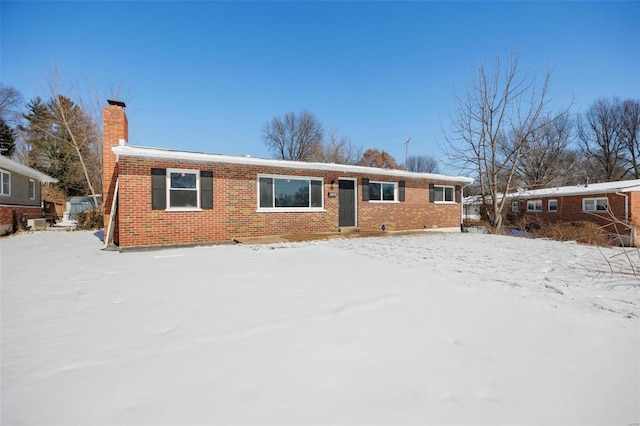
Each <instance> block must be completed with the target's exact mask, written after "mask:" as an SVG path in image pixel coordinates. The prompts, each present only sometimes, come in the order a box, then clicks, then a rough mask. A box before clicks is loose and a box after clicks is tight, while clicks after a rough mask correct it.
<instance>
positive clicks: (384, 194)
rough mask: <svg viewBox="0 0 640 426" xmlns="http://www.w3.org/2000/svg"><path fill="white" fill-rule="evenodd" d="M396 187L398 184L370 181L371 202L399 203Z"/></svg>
mask: <svg viewBox="0 0 640 426" xmlns="http://www.w3.org/2000/svg"><path fill="white" fill-rule="evenodd" d="M396 186H397V184H395V183H391V182H371V181H369V201H389V202H393V201H398V199H397V197H396V193H397V191H396Z"/></svg>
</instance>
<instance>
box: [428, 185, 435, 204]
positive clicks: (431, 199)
mask: <svg viewBox="0 0 640 426" xmlns="http://www.w3.org/2000/svg"><path fill="white" fill-rule="evenodd" d="M435 198H436V196H435V188H434V185H433V184H432V183H430V184H429V202H430V203H433V202H434V201H435Z"/></svg>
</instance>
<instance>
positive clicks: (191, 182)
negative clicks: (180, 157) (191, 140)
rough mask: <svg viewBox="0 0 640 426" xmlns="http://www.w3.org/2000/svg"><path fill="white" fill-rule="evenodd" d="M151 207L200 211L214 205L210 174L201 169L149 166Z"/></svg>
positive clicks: (211, 175)
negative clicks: (150, 167)
mask: <svg viewBox="0 0 640 426" xmlns="http://www.w3.org/2000/svg"><path fill="white" fill-rule="evenodd" d="M151 208H152V209H153V210H168V211H199V210H201V209H203V210H207V209H212V208H213V173H212V172H210V171H204V170H186V169H156V168H152V169H151Z"/></svg>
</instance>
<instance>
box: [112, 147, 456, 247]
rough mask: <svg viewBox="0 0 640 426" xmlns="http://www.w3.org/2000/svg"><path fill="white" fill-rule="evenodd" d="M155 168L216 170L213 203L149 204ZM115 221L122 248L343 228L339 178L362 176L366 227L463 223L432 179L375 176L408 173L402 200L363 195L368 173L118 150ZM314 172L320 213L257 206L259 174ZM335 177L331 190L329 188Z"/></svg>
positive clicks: (360, 215)
mask: <svg viewBox="0 0 640 426" xmlns="http://www.w3.org/2000/svg"><path fill="white" fill-rule="evenodd" d="M151 168H165V169H169V168H177V169H193V170H204V171H212V172H213V209H212V210H202V211H187V212H181V211H165V210H152V208H151ZM118 174H119V195H118V204H119V207H118V228H119V235H118V237H119V240H118V243H119V245H120V247H141V246H159V245H174V244H198V243H210V242H219V241H231V240H233V239H234V238H241V237H255V236H267V235H281V234H302V233H314V232H334V231H337V230H338V203H339V197H329V196H328V193H329V192H338V179H340V178H356V179H357V185H358V187H357V197H358V200H357V207H356V211H357V225H358V227H359V228H360V229H362V230H365V231H373V230H380V229H381V227H382V225H385V228H386V230H389V231H394V230H412V229H423V228H435V227H438V228H451V227H456V228H457V227H459V226H460V204H459V203H450V204H436V203H430V202H429V183H435V184H442V185H451V183H450V182H429V181H427V180H423V179H415V180H411V179H405V178H398V177H393V176H386V177H385V176H380V175H376V176H375V177H374V178H375V180H376V181H386V182H398V181H399V180H405V182H406V187H405V200H406V201H404V202H397V203H375V202H370V201H362V178H369V179H370V178H372V176H371V175H363V174H358V173H349V174H347V173H341V172H328V171H316V170H313V171H309V170H296V169H285V168H278V167H263V166H252V165H241V164H220V163H206V162H191V161H177V160H176V161H170V160H154V159H145V158H134V157H121V158H120V162H119V164H118ZM258 174H273V175H283V176H312V177H318V178H322V179H323V180H324V195H323V196H324V210H325V211H322V212H314V211H309V212H258V211H256V210H257V208H258V200H257V185H258V182H257V176H258ZM331 181H335V187H334V190H331V189H330V183H331Z"/></svg>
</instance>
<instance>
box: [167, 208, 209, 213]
mask: <svg viewBox="0 0 640 426" xmlns="http://www.w3.org/2000/svg"><path fill="white" fill-rule="evenodd" d="M164 211H165V212H201V211H202V209H199V208H196V207H170V208H168V209H164Z"/></svg>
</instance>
